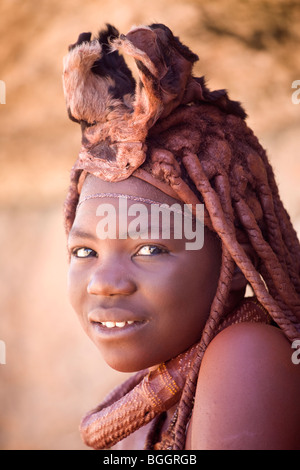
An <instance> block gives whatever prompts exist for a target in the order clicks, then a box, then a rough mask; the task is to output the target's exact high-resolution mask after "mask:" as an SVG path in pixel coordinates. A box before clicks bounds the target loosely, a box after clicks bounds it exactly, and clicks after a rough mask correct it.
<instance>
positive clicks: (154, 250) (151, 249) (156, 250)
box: [135, 245, 168, 256]
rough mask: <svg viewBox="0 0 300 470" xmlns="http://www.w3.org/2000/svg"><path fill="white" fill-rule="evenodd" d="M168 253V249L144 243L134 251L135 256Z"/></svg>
mask: <svg viewBox="0 0 300 470" xmlns="http://www.w3.org/2000/svg"><path fill="white" fill-rule="evenodd" d="M163 253H168V250H166V249H165V248H162V247H160V246H157V245H144V246H142V247H141V248H139V250H138V251H137V252H136V255H135V256H153V255H161V254H163Z"/></svg>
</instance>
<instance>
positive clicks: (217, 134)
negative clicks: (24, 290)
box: [64, 25, 300, 449]
mask: <svg viewBox="0 0 300 470" xmlns="http://www.w3.org/2000/svg"><path fill="white" fill-rule="evenodd" d="M121 50H122V51H123V52H124V53H125V54H128V55H129V56H131V57H133V58H134V59H135V62H136V65H137V68H138V83H137V84H135V82H134V80H133V78H132V75H131V72H130V70H129V69H128V67H127V66H126V64H125V62H124V59H123V58H122V56H121V55H120V54H119V52H118V51H121ZM111 51H114V52H111ZM196 60H197V56H196V55H195V54H193V53H192V52H191V51H190V50H189V49H188V48H187V47H186V46H184V45H182V44H181V42H180V41H179V39H178V38H176V37H174V36H173V34H172V32H171V31H170V30H169V29H168V28H167V27H165V26H164V25H151V26H142V27H138V28H135V29H133V30H132V31H130V32H129V33H128V34H127V35H126V36H123V35H121V36H120V35H119V33H118V31H117V30H116V29H115V28H113V27H111V26H108V28H107V30H105V31H103V32H101V33H100V34H99V37H98V38H97V39H94V40H92V41H91V35H90V34H89V33H84V34H83V35H81V36H80V37H79V39H78V41H77V43H75V44H73V45H72V46H70V52H69V54H68V56H67V57H66V58H65V60H64V90H65V97H66V103H67V108H68V112H69V116H70V118H71V119H73V120H75V121H77V122H79V123H80V124H81V129H82V148H81V151H80V154H79V158H78V160H77V162H76V163H75V165H74V167H73V169H72V173H71V185H70V190H69V193H68V196H67V199H66V204H65V225H66V231H67V233H69V232H70V229H71V227H72V225H73V222H74V218H75V213H76V207H77V204H78V200H79V197H80V192H81V189H82V186H83V184H84V181H85V177H86V175H87V174H89V173H91V174H93V175H95V176H97V177H99V178H101V179H103V180H105V181H109V182H117V181H122V180H125V179H127V178H129V177H130V176H131V175H133V176H135V174H136V177H138V178H140V179H145V180H146V181H147V180H148V182H150V181H151V180H152V181H155V180H156V181H157V184H155V183H154V186H157V187H158V186H159V185H161V189H162V191H163V187H164V185H168V187H169V188H170V190H171V192H172V194H173V196H174V197H175V198H177V199H179V200H181V201H182V202H184V203H188V204H195V203H197V202H201V203H204V205H205V214H204V217H205V218H204V220H205V225H206V226H207V227H208V228H209V229H210V230H212V231H214V232H215V233H216V234H217V236H218V237H219V239H220V242H221V246H222V259H221V269H220V275H219V280H218V286H217V289H216V293H215V296H214V298H213V301H212V303H211V308H210V313H209V317H208V319H207V322H206V324H205V326H204V328H203V332H202V336H201V339H200V340H199V342H198V343H197V346H196V353H195V357H194V358H193V367H191V368H190V369H189V370H188V371H187V375H186V379H185V381H184V385H183V386H182V387H181V386H180V388H181V392H180V399H179V402H178V417H177V419H176V423H175V421H174V422H173V423H172V426H173V428H172V433H169V435H168V436H169V437H168V439H167V441H166V442H167V443H162V441H161V444H159V443H158V444H157V445H158V447H159V446H161V447H162V448H166V447H167V448H172V449H183V448H184V446H185V442H186V429H187V424H188V423H189V420H190V418H191V413H192V410H193V401H194V397H195V391H196V386H197V378H198V375H199V370H200V366H201V362H202V359H203V355H204V353H205V351H206V349H207V347H208V345H209V344H210V343H211V341H212V340H213V339H214V338H215V337H216V335H217V334H218V332H219V331H220V327H221V325H222V323H223V322H224V321H225V319H226V318H227V320H228V318H230V317H229V316H228V314H229V313H230V312H228V306H230V305H231V303H230V299H231V297H232V295H235V294H233V291H234V288H233V286H234V285H235V282H236V277H237V273H240V275H241V276H242V278H243V279H244V281H245V282H244V286H243V288H240V291H239V292H240V295H241V297H243V295H244V289H245V286H246V283H248V284H250V285H251V287H252V290H253V292H254V295H255V302H257V304H256V307H255V309H257V308H259V309H263V310H264V311H266V312H267V313H268V315H270V317H271V319H272V321H273V322H274V323H275V325H276V326H277V327H279V328H280V329H281V330H282V332H283V334H284V335H285V336H286V338H288V340H289V341H294V340H296V339H299V338H300V281H299V273H300V246H299V241H298V239H297V235H296V232H295V230H294V228H293V226H292V224H291V221H290V218H289V215H288V214H287V212H286V210H285V208H284V206H283V204H282V201H281V200H280V197H279V194H278V188H277V185H276V182H275V178H274V174H273V170H272V168H271V166H270V163H269V161H268V158H267V155H266V153H265V151H264V149H263V148H262V147H261V145H260V144H259V142H258V140H257V138H256V137H255V136H254V134H253V132H252V130H251V129H249V128H248V127H247V125H246V123H245V117H246V115H245V112H244V111H243V109H242V107H241V106H240V104H239V103H237V102H235V101H231V100H230V99H229V98H228V95H227V93H226V91H225V90H217V91H213V92H211V91H210V90H208V89H207V87H206V85H205V80H204V78H203V77H201V78H196V77H194V76H193V74H192V66H193V64H194V62H195V61H196ZM145 173H146V174H147V175H149V177H145ZM143 175H144V176H143ZM141 196H142V194H141ZM246 321H247V320H246ZM259 321H261V322H263V321H264V320H263V319H261V320H259ZM228 324H230V322H229V323H228ZM190 346H192V345H190ZM177 359H178V358H177ZM177 359H174V361H175V362H176V360H177ZM175 362H174V363H175ZM166 367H168V366H166ZM170 367H172V366H171V363H170ZM174 374H175V376H176V371H175V372H174ZM140 378H141V377H140V375H138V376H137V377H136V378H135V379H133V382H132V383H134V384H135V385H136V386H137V387H141V384H142V383H143V380H144V379H142V382H140ZM174 380H175V381H176V377H174ZM125 390H127V391H128V388H127V385H126V386H125V388H124V389H122V391H121V396H123V395H124V394H123V392H124V391H125ZM133 390H134V389H133ZM124 393H125V392H124ZM135 393H137V389H135V391H132V392H130V393H129V396H127V395H126V394H125V398H122V400H125V401H124V402H122V406H123V403H126V400H129V401H128V403H131V401H130V400H131V399H130V397H132V396H135V395H134V394H135ZM132 394H133V395H132ZM117 395H118V397H119V392H118V393H117ZM146 401H147V400H145V406H146V408H147V405H146ZM141 402H143V399H141ZM105 406H106V405H105ZM110 406H112V407H113V408H110ZM125 408H126V407H125ZM146 408H141V410H142V411H141V420H140V423H141V425H142V424H143V423H144V424H145V423H146V418H145V415H147V413H148V411H147V410H146ZM100 409H101V411H99V414H97V413H98V411H97V412H96V415H92V416H91V417H88V418H86V419H85V420H84V423H83V428H82V432H83V435H84V436H85V437H84V438H85V439H87V442H89V443H90V444H91V445H94V444H93V443H96V446H98V445H100V444H99V443H100V442H101V446H103V445H104V446H105V445H107V440H106V438H105V437H103V436H102V437H101V438H100V436H99V435H98V432H99V427H101V428H102V426H103V429H109V433H111V434H112V435H113V434H114V426H117V427H118V429H119V430H118V433H119V434H118V435H119V436H120V432H121V433H122V432H123V431H120V426H121V427H122V426H123V425H122V424H120V423H117V424H114V420H112V417H113V416H118V411H117V405H116V411H115V412H114V411H113V410H114V409H115V405H112V404H111V403H110V404H109V407H108V409H107V410H106V411H105V408H104V409H103V410H102V407H101V406H100V407H99V408H98V410H100ZM145 410H146V411H145ZM110 411H112V412H113V413H112V415H109V417H108V414H109V413H110ZM114 413H116V415H114ZM132 413H133V414H132V415H130V414H129V415H130V419H131V418H132V417H133V416H134V411H132ZM125 414H126V413H125ZM126 417H127V415H126ZM147 419H148V418H147ZM107 420H108V421H107ZM107 423H110V424H107ZM174 423H175V424H174ZM89 425H91V426H92V427H91V428H89ZM106 425H107V426H108V427H106V428H105V426H106ZM124 426H125V424H124ZM125 427H126V426H125ZM125 427H124V429H125ZM127 431H128V430H126V431H124V432H125V434H126V433H127ZM105 432H106V431H105ZM153 435H155V432H154V434H153ZM156 438H157V439H158V441H159V440H160V439H161V437H159V433H156ZM114 442H115V441H114ZM165 446H166V447H165Z"/></svg>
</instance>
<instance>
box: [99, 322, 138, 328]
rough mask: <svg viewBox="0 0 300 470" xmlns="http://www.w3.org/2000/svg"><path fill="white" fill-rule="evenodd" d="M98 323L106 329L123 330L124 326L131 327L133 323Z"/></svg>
mask: <svg viewBox="0 0 300 470" xmlns="http://www.w3.org/2000/svg"><path fill="white" fill-rule="evenodd" d="M99 323H101V325H103V326H105V327H106V328H124V326H128V325H132V324H133V323H134V321H133V320H128V321H116V322H115V321H104V322H103V321H101V322H99Z"/></svg>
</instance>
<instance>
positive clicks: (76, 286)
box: [67, 266, 86, 319]
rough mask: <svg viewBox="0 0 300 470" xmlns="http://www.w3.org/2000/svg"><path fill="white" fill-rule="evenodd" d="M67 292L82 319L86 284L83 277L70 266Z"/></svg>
mask: <svg viewBox="0 0 300 470" xmlns="http://www.w3.org/2000/svg"><path fill="white" fill-rule="evenodd" d="M67 291H68V297H69V300H70V303H71V305H72V307H73V309H74V310H75V312H76V313H77V315H78V316H79V317H80V319H81V317H82V316H83V309H84V301H85V293H86V283H85V280H84V277H83V275H82V274H81V273H79V272H77V271H76V270H75V269H74V268H72V266H70V268H69V272H68V286H67Z"/></svg>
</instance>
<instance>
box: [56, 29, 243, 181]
mask: <svg viewBox="0 0 300 470" xmlns="http://www.w3.org/2000/svg"><path fill="white" fill-rule="evenodd" d="M119 51H123V52H124V53H125V54H127V55H128V56H130V57H133V59H134V60H135V63H136V65H137V70H138V82H137V83H136V82H135V80H134V78H133V76H132V73H131V71H130V69H129V68H128V66H127V65H126V62H125V60H124V58H123V56H122V55H120V54H119ZM197 60H198V57H197V55H195V54H194V53H192V52H191V51H190V50H189V49H188V48H187V47H186V46H184V45H183V44H181V42H180V41H179V39H178V38H176V37H174V35H173V34H172V32H171V31H170V29H169V28H167V27H166V26H164V25H161V24H152V25H151V26H141V27H137V28H134V29H132V30H131V31H130V32H129V33H128V34H127V35H126V36H125V35H119V33H118V31H117V30H116V28H114V27H113V26H111V25H107V29H106V30H104V31H101V32H100V33H99V35H98V37H97V38H95V39H93V40H91V33H82V34H81V35H80V36H79V38H78V40H77V42H76V43H75V44H73V45H71V46H70V47H69V54H68V55H67V56H66V57H65V58H64V71H63V85H64V93H65V98H66V104H67V108H68V113H69V117H70V118H71V119H72V120H73V121H76V122H79V123H80V124H81V129H82V148H81V151H80V154H79V159H78V161H77V162H76V165H75V168H76V169H78V170H79V169H80V170H86V171H89V172H91V173H93V174H95V175H96V176H99V177H100V178H102V179H105V180H107V181H119V180H122V179H126V178H128V177H129V176H130V175H131V174H132V173H133V172H134V171H135V170H136V169H137V168H138V167H140V166H141V165H142V163H143V162H144V161H145V158H146V150H147V147H146V142H145V141H146V138H147V135H148V131H149V129H150V128H151V127H152V126H153V125H154V124H155V123H156V122H157V121H158V120H159V119H160V118H163V117H166V116H168V115H169V114H171V113H172V111H173V110H174V109H175V108H177V107H178V106H179V105H184V104H188V103H192V102H199V101H202V102H213V103H214V104H215V105H216V106H219V107H220V108H223V109H224V110H226V111H229V112H233V113H234V114H238V115H240V116H241V117H245V113H244V111H243V110H242V108H241V107H240V106H239V104H238V103H237V102H233V101H230V100H229V99H228V96H227V93H226V91H225V90H218V91H214V92H210V91H209V90H208V89H207V87H206V86H205V83H204V78H203V77H202V78H200V79H199V78H194V77H193V76H192V67H193V64H194V62H195V61H197Z"/></svg>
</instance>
